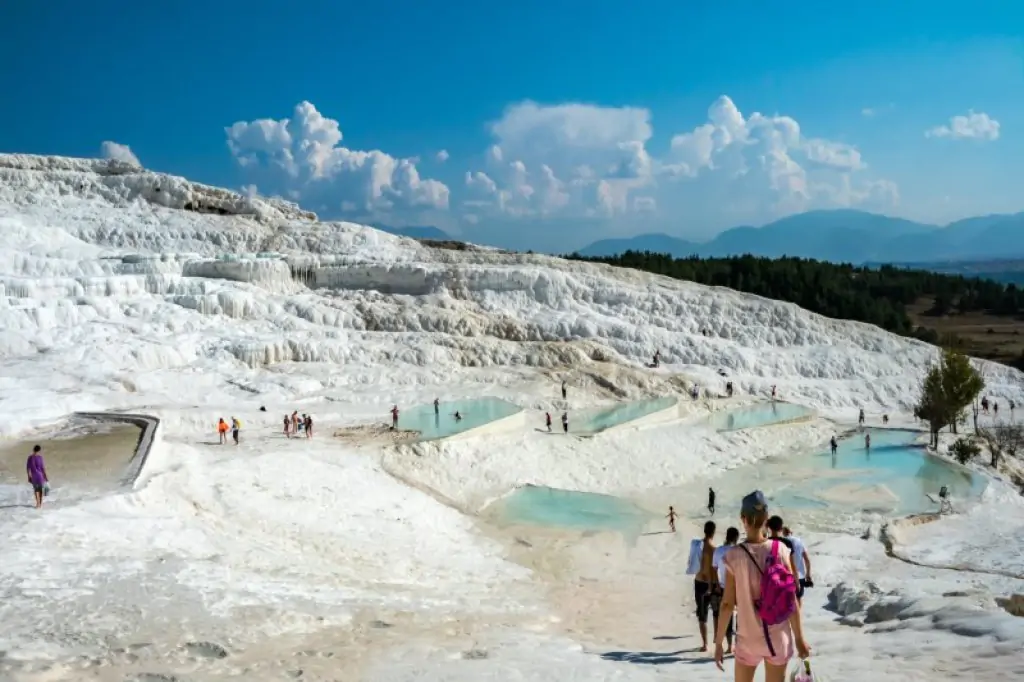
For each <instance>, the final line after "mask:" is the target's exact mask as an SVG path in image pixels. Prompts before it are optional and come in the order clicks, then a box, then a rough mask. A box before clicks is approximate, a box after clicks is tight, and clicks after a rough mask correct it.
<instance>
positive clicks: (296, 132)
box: [225, 102, 449, 214]
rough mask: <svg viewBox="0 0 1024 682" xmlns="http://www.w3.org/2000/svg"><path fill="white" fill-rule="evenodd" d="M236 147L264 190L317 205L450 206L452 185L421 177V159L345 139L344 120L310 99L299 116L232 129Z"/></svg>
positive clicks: (371, 208)
mask: <svg viewBox="0 0 1024 682" xmlns="http://www.w3.org/2000/svg"><path fill="white" fill-rule="evenodd" d="M225 132H226V134H227V142H228V147H229V149H230V150H231V153H232V155H233V156H234V157H235V159H236V161H237V162H238V163H239V164H240V165H241V166H242V168H243V170H244V171H245V172H246V174H247V175H250V176H251V177H252V179H258V180H259V186H260V188H261V189H262V190H264V191H267V190H269V191H272V192H276V193H280V194H282V195H284V196H287V197H289V198H291V199H293V200H295V201H298V202H300V203H302V204H303V205H304V206H307V207H309V208H311V209H313V210H320V211H326V212H328V213H330V212H338V211H342V212H360V213H365V214H375V213H401V212H407V211H412V210H420V211H422V210H439V209H446V208H447V207H448V195H449V191H448V187H447V186H446V185H445V184H444V183H441V182H439V181H437V180H431V179H425V178H421V177H420V174H419V171H418V169H417V168H416V159H411V158H406V159H400V158H395V157H393V156H391V155H389V154H387V153H385V152H383V151H379V150H371V151H361V150H353V149H348V148H347V147H344V146H342V145H341V141H342V132H341V127H340V126H339V124H338V121H336V120H334V119H331V118H327V117H325V116H323V115H322V114H321V113H320V112H319V111H317V109H316V107H315V106H313V105H312V104H311V103H309V102H301V103H299V104H298V105H296V107H295V110H294V113H293V114H292V116H291V118H285V119H281V120H274V119H258V120H255V121H239V122H237V123H235V124H234V125H232V126H230V127H228V128H226V129H225Z"/></svg>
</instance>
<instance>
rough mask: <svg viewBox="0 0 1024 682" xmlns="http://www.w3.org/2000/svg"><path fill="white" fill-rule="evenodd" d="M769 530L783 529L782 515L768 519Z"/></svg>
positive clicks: (774, 531) (777, 530) (775, 531)
mask: <svg viewBox="0 0 1024 682" xmlns="http://www.w3.org/2000/svg"><path fill="white" fill-rule="evenodd" d="M768 530H770V531H771V532H773V533H778V532H780V531H781V530H782V517H781V516H773V517H771V518H770V519H768Z"/></svg>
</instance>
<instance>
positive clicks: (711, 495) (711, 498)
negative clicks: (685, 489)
mask: <svg viewBox="0 0 1024 682" xmlns="http://www.w3.org/2000/svg"><path fill="white" fill-rule="evenodd" d="M708 513H709V514H711V515H712V516H714V515H715V489H714V488H710V487H709V488H708Z"/></svg>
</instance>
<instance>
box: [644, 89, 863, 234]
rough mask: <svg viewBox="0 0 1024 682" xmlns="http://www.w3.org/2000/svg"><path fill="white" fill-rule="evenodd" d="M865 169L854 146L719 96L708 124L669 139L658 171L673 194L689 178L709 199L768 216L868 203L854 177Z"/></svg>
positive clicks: (697, 198)
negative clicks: (813, 134)
mask: <svg viewBox="0 0 1024 682" xmlns="http://www.w3.org/2000/svg"><path fill="white" fill-rule="evenodd" d="M866 168H867V164H866V163H865V162H864V159H863V158H862V156H861V154H860V151H859V150H858V149H857V148H856V147H854V146H853V145H850V144H847V143H844V142H837V141H832V140H827V139H824V138H820V137H806V136H805V135H804V134H803V131H802V130H801V127H800V124H799V123H798V122H797V121H796V120H795V119H793V118H792V117H790V116H784V115H780V114H773V115H770V116H769V115H765V114H761V113H757V112H755V113H752V114H750V115H749V116H745V115H744V114H743V113H742V112H741V111H740V110H739V108H738V107H737V106H736V103H735V102H733V101H732V99H730V98H729V97H727V96H725V95H723V96H721V97H719V98H718V99H717V100H715V102H713V103H712V104H711V106H710V107H709V108H708V122H707V123H703V124H701V125H699V126H697V127H696V128H694V129H693V130H691V131H689V132H685V133H680V134H677V135H675V136H673V137H672V140H671V143H670V149H669V153H668V155H667V156H666V157H665V159H664V162H663V164H662V165H661V168H660V169H661V172H662V173H663V174H665V175H666V176H668V177H670V178H672V179H673V180H674V184H672V185H670V186H669V187H666V191H667V193H668V194H670V195H672V194H677V193H678V192H679V191H680V190H679V187H680V184H679V183H685V182H694V183H696V184H697V186H699V187H700V192H701V193H702V194H703V196H705V197H714V199H713V200H714V201H728V197H730V196H731V197H735V202H734V203H733V208H735V209H737V210H738V211H739V213H740V214H745V215H747V216H749V217H748V218H746V219H748V220H752V219H755V217H760V219H761V220H767V219H770V218H773V217H777V216H779V215H782V214H786V213H791V212H794V211H802V210H807V209H810V208H820V207H828V206H849V205H853V204H855V203H857V202H858V201H859V200H860V199H864V200H865V201H866V200H867V198H868V197H869V196H873V194H872V192H871V191H870V190H869V184H868V183H869V181H867V180H864V181H859V180H858V179H855V178H856V175H855V174H856V173H858V172H859V171H863V170H865V169H866ZM687 200H688V201H690V202H693V201H698V202H699V201H700V200H701V198H700V196H692V197H687ZM659 203H660V204H662V203H665V202H659ZM691 205H692V203H691ZM737 217H739V216H737Z"/></svg>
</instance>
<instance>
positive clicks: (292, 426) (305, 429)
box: [284, 410, 313, 438]
mask: <svg viewBox="0 0 1024 682" xmlns="http://www.w3.org/2000/svg"><path fill="white" fill-rule="evenodd" d="M300 432H302V433H304V434H305V435H306V438H312V437H313V415H311V414H302V415H301V416H300V415H299V412H298V410H296V411H294V412H292V414H291V416H289V415H287V414H286V415H285V416H284V435H285V438H291V437H293V436H294V437H295V438H298V437H299V433H300Z"/></svg>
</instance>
